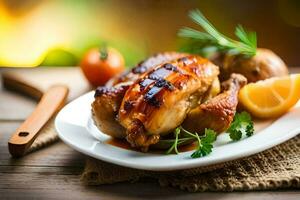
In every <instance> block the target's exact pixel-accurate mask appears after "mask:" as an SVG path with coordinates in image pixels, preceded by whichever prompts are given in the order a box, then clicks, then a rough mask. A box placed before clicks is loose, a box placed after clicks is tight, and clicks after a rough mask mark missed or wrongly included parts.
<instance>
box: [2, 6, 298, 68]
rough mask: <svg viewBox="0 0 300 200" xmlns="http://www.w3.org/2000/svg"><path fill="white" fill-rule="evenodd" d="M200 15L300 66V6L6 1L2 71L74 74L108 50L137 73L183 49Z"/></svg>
mask: <svg viewBox="0 0 300 200" xmlns="http://www.w3.org/2000/svg"><path fill="white" fill-rule="evenodd" d="M194 8H199V9H200V10H201V11H202V12H203V13H204V14H205V15H206V16H207V18H208V19H209V20H210V21H211V22H212V23H213V24H215V26H216V27H217V28H218V29H219V30H220V31H222V32H224V33H225V34H227V35H229V36H233V32H234V31H233V30H234V27H235V26H236V25H237V24H238V23H240V24H243V25H244V26H245V27H246V28H248V29H251V30H255V31H256V32H257V34H258V46H259V47H266V48H270V49H272V50H273V51H275V52H276V53H278V54H279V55H280V56H281V57H282V58H283V59H284V60H285V62H286V63H287V64H288V65H292V66H296V65H298V66H300V58H299V52H300V37H299V36H300V1H298V0H264V1H261V0H247V1H240V0H201V1H200V0H198V1H196V0H188V1H186V0H172V1H169V0H109V1H108V0H99V1H93V0H85V1H84V0H40V1H37V0H23V1H21V0H0V66H13V67H15V66H22V67H25V66H28V67H30V66H38V65H48V66H62V65H65V66H73V65H77V64H78V61H79V60H80V58H81V57H82V55H83V53H84V52H85V51H86V50H87V49H89V48H91V47H94V46H99V44H101V43H103V42H106V43H107V44H108V45H109V46H112V47H115V48H117V49H118V50H119V51H121V53H122V54H123V55H124V57H125V60H126V64H127V65H128V66H131V65H134V64H135V63H136V62H138V61H139V60H141V59H143V58H145V57H146V56H147V55H150V54H152V53H154V52H159V51H165V50H176V49H178V43H179V39H178V38H177V36H176V33H177V30H178V29H179V28H181V27H182V26H192V27H195V25H194V24H193V23H192V22H191V21H190V20H189V19H188V17H187V12H188V11H189V10H191V9H194Z"/></svg>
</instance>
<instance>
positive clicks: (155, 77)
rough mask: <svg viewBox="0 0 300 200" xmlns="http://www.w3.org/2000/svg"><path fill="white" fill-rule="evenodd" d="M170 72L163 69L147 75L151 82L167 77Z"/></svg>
mask: <svg viewBox="0 0 300 200" xmlns="http://www.w3.org/2000/svg"><path fill="white" fill-rule="evenodd" d="M171 73H172V71H170V70H167V69H165V68H158V69H156V70H154V71H152V72H151V73H150V74H149V75H148V78H149V79H152V80H159V79H161V78H165V77H167V76H168V75H169V74H171Z"/></svg>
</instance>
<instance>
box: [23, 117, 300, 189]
mask: <svg viewBox="0 0 300 200" xmlns="http://www.w3.org/2000/svg"><path fill="white" fill-rule="evenodd" d="M57 140H58V136H57V133H56V131H55V128H54V122H53V119H52V120H50V121H49V122H48V123H47V125H46V126H45V127H44V128H43V129H42V131H41V133H40V135H39V136H38V138H37V139H36V140H35V142H34V143H33V145H32V146H31V148H30V150H29V152H33V151H36V150H38V149H40V148H43V147H45V146H48V145H49V144H51V143H54V142H55V141H57ZM29 152H28V153H29ZM145 177H150V178H153V179H156V180H157V181H158V182H159V183H160V185H162V186H173V187H178V188H180V189H183V190H187V191H191V192H196V191H238V190H243V191H249V190H271V189H281V188H300V135H299V136H296V137H294V138H293V139H291V140H289V141H287V142H285V143H283V144H281V145H278V146H276V147H274V148H272V149H270V150H267V151H264V152H262V153H259V154H256V155H254V156H251V157H248V158H244V159H241V160H236V161H230V162H227V163H223V164H219V165H213V166H208V167H201V168H194V169H187V170H179V171H173V172H152V171H144V170H136V169H131V168H126V167H121V166H117V165H113V164H109V163H106V162H102V161H99V160H95V159H92V158H89V157H88V158H87V162H86V166H85V169H84V171H83V173H82V176H81V181H82V182H83V183H84V184H86V185H101V184H112V183H117V182H124V181H131V182H132V181H138V180H139V179H141V178H145Z"/></svg>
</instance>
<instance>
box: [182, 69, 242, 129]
mask: <svg viewBox="0 0 300 200" xmlns="http://www.w3.org/2000/svg"><path fill="white" fill-rule="evenodd" d="M246 83H247V79H246V78H245V77H244V76H242V75H240V74H231V76H230V78H229V79H228V80H227V81H225V82H223V83H222V87H223V92H222V93H220V94H219V95H217V96H216V97H214V98H212V99H210V100H208V101H206V102H205V103H203V104H201V105H200V106H198V107H196V108H195V109H193V110H191V112H190V113H189V114H188V115H187V117H186V119H185V120H184V122H183V124H182V126H183V127H184V128H185V129H187V130H189V131H192V132H198V133H203V132H204V129H205V128H210V129H213V130H215V131H216V132H218V133H221V132H223V131H225V130H227V129H228V127H229V126H230V123H231V122H232V120H233V117H234V115H235V112H236V106H237V104H238V92H239V90H240V88H241V87H243V86H244V85H245V84H246Z"/></svg>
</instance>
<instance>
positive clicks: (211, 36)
mask: <svg viewBox="0 0 300 200" xmlns="http://www.w3.org/2000/svg"><path fill="white" fill-rule="evenodd" d="M189 17H190V18H191V19H192V20H193V21H194V22H195V23H197V24H198V25H200V26H201V27H202V28H203V29H204V30H205V31H206V32H201V31H198V30H195V29H192V28H183V29H180V30H179V32H178V35H179V36H180V37H185V38H190V39H192V42H191V43H189V44H188V45H189V46H187V47H183V49H186V50H193V52H197V51H198V52H205V51H208V50H209V51H212V50H213V51H223V52H224V51H225V52H226V53H231V54H242V55H245V56H250V57H251V56H254V55H255V54H256V48H257V38H256V33H255V32H246V31H245V29H244V28H243V27H242V26H241V25H238V26H237V27H236V29H235V35H236V36H237V38H238V39H239V41H237V40H234V39H231V38H229V37H227V36H225V35H223V34H222V33H220V32H219V31H218V30H217V29H216V28H215V27H214V26H213V25H212V24H211V23H210V22H209V21H208V20H207V19H206V18H205V17H204V15H203V14H202V13H201V12H200V11H199V10H193V11H191V12H190V13H189ZM197 48H198V49H197Z"/></svg>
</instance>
